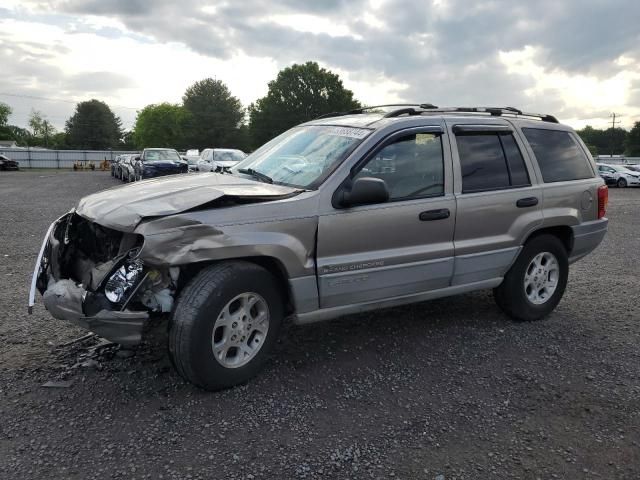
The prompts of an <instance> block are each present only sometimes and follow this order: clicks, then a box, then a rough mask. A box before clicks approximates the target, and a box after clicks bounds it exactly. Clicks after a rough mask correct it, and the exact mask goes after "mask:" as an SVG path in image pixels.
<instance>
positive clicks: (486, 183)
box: [456, 132, 531, 193]
mask: <svg viewBox="0 0 640 480" xmlns="http://www.w3.org/2000/svg"><path fill="white" fill-rule="evenodd" d="M456 144H457V145H458V155H459V157H460V169H461V172H462V193H473V192H485V191H489V190H502V189H505V188H517V187H525V186H528V185H530V184H531V182H530V181H529V174H528V173H527V168H526V166H525V164H524V159H523V158H522V153H521V152H520V149H519V148H518V144H517V143H516V141H515V139H514V138H513V135H511V134H508V135H505V134H498V133H492V132H488V133H469V134H466V135H460V134H459V135H456Z"/></svg>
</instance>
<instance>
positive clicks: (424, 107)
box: [314, 103, 438, 120]
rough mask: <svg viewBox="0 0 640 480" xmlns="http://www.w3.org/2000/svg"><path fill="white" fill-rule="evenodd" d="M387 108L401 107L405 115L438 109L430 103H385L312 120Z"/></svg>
mask: <svg viewBox="0 0 640 480" xmlns="http://www.w3.org/2000/svg"><path fill="white" fill-rule="evenodd" d="M388 107H402V110H406V113H408V112H409V110H411V111H417V110H416V109H422V110H427V109H433V108H438V107H436V106H435V105H432V104H431V103H387V104H384V105H371V106H370V107H361V108H355V109H353V110H348V111H346V112H329V113H325V114H323V115H320V116H319V117H316V118H315V119H314V120H320V119H322V118H329V117H342V116H344V115H356V114H360V113H365V112H367V111H368V110H375V109H377V108H388ZM396 111H398V110H392V111H391V112H389V113H393V112H396ZM416 115H417V114H416Z"/></svg>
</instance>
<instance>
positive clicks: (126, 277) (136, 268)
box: [104, 258, 144, 304]
mask: <svg viewBox="0 0 640 480" xmlns="http://www.w3.org/2000/svg"><path fill="white" fill-rule="evenodd" d="M143 276H144V274H143V265H142V261H141V260H134V259H132V258H127V260H126V261H125V262H124V264H123V265H121V266H120V268H118V269H117V270H116V271H115V272H114V273H113V274H112V275H111V277H109V279H108V280H107V283H106V284H105V287H104V294H105V296H106V297H107V299H108V300H109V301H110V302H112V303H118V304H122V303H124V302H125V301H126V300H127V299H128V298H129V295H130V294H131V293H132V292H133V291H134V289H135V287H136V285H138V282H140V281H141V280H142V278H143Z"/></svg>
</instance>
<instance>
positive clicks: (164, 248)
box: [137, 217, 317, 278]
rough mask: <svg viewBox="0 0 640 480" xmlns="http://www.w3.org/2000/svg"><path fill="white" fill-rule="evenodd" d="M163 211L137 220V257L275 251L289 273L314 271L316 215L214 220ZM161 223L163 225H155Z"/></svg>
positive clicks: (191, 259) (168, 259) (159, 261)
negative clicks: (156, 216) (139, 238)
mask: <svg viewBox="0 0 640 480" xmlns="http://www.w3.org/2000/svg"><path fill="white" fill-rule="evenodd" d="M181 222H182V220H181V219H178V218H177V217H173V219H172V217H167V218H166V219H162V220H160V221H157V222H150V223H148V224H146V225H143V226H141V228H140V229H139V230H137V233H141V234H142V235H143V236H144V244H143V247H142V249H141V251H140V254H139V256H140V258H141V259H142V260H143V261H145V262H146V263H149V264H152V265H157V266H179V265H187V264H191V263H197V262H205V261H216V260H226V259H231V258H234V259H235V258H243V257H260V256H265V257H273V258H275V259H277V260H278V261H280V262H281V263H282V265H283V266H284V268H285V269H286V273H287V276H288V277H289V278H295V277H301V276H308V275H314V274H315V262H314V251H315V234H316V229H317V218H316V217H306V218H298V219H289V220H283V221H274V222H252V223H248V224H237V225H225V226H212V225H205V224H201V223H197V222H186V223H187V224H186V225H180V226H178V225H176V223H181ZM161 224H164V226H166V227H169V228H167V229H162V228H159V227H161V226H162V225H161Z"/></svg>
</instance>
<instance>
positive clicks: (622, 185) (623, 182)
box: [618, 178, 627, 188]
mask: <svg viewBox="0 0 640 480" xmlns="http://www.w3.org/2000/svg"><path fill="white" fill-rule="evenodd" d="M626 187H627V180H626V179H624V178H620V179H618V188H626Z"/></svg>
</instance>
